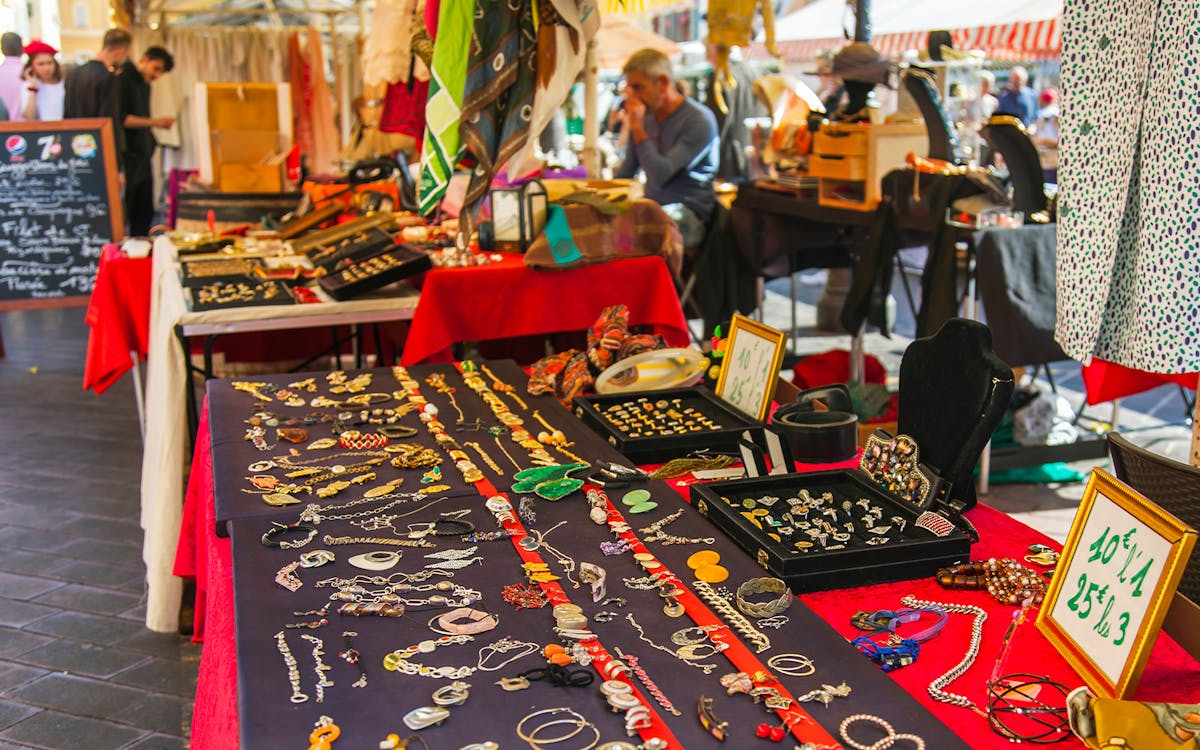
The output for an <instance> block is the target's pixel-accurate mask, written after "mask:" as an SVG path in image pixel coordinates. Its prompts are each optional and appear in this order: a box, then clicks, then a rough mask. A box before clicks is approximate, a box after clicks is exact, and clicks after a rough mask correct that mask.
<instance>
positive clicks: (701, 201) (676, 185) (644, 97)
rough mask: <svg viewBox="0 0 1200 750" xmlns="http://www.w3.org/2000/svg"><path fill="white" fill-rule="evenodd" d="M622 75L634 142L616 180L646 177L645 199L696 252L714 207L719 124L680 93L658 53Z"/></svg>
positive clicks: (634, 60)
mask: <svg viewBox="0 0 1200 750" xmlns="http://www.w3.org/2000/svg"><path fill="white" fill-rule="evenodd" d="M622 72H623V73H624V74H625V123H626V126H627V127H628V128H629V139H630V140H629V147H628V150H627V151H626V154H625V161H624V162H622V164H621V166H620V167H618V168H617V172H616V176H617V177H623V178H629V177H633V176H634V175H636V174H637V173H638V170H639V169H640V170H641V171H642V172H643V173H644V174H645V175H646V197H647V198H650V199H651V200H653V201H655V202H657V203H658V204H659V205H661V206H662V207H663V210H664V211H665V212H666V213H667V215H669V216H670V217H671V218H672V219H674V220H675V223H676V224H677V225H679V232H680V234H682V235H683V246H684V247H685V248H693V247H698V246H699V245H700V244H701V243H703V241H704V232H705V227H706V225H707V223H708V220H709V217H711V216H712V212H713V206H714V204H715V199H714V197H713V190H712V183H713V177H714V175H716V173H717V163H718V159H719V154H720V139H719V137H718V135H717V121H716V118H714V117H713V113H712V112H710V111H709V110H708V109H707V108H706V107H704V106H703V105H702V104H700V103H699V102H697V101H696V100H694V99H691V98H689V97H686V96H684V95H683V94H682V93H680V91H679V89H678V88H676V86H675V80H674V77H673V75H672V71H671V61H670V60H669V59H667V56H666V55H664V54H663V53H661V52H659V51H658V50H654V49H643V50H639V51H638V52H635V53H634V54H633V56H632V57H630V58H629V60H628V61H627V62H626V63H625V67H624V69H623V71H622Z"/></svg>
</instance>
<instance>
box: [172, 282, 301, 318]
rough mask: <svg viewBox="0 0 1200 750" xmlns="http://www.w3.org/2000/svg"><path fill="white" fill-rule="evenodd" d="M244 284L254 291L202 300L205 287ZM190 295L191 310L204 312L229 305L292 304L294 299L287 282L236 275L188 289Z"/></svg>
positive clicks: (228, 306) (261, 305) (294, 301)
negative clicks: (231, 278)
mask: <svg viewBox="0 0 1200 750" xmlns="http://www.w3.org/2000/svg"><path fill="white" fill-rule="evenodd" d="M239 284H240V285H244V286H245V287H246V288H248V289H251V290H254V293H253V294H251V295H250V296H248V297H241V296H239V297H238V298H236V299H232V300H227V301H215V300H214V301H202V299H203V295H204V292H205V290H206V289H210V288H212V287H213V286H217V287H228V286H231V285H232V286H237V285H239ZM188 293H189V295H190V297H191V299H190V302H191V309H192V312H204V311H206V310H224V309H226V308H230V307H265V306H268V305H294V304H296V300H295V299H293V298H292V290H291V287H289V286H288V285H287V284H284V283H283V282H281V281H273V280H263V279H254V278H248V279H243V278H241V277H238V278H237V280H236V281H231V282H219V283H217V284H214V285H211V286H210V285H205V286H200V287H195V288H191V289H188Z"/></svg>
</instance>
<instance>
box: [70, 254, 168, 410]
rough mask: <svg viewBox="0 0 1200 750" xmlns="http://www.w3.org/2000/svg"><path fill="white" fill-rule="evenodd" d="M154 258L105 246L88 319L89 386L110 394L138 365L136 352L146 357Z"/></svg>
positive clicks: (85, 382) (85, 375)
mask: <svg viewBox="0 0 1200 750" xmlns="http://www.w3.org/2000/svg"><path fill="white" fill-rule="evenodd" d="M152 268H153V261H152V260H151V259H150V258H127V257H125V254H124V253H123V252H121V249H120V248H119V247H117V246H116V245H112V244H109V245H105V246H104V250H103V251H102V252H101V253H100V265H99V267H98V268H97V269H96V286H95V288H94V289H93V290H92V298H91V301H90V302H89V303H88V309H87V314H86V315H85V317H84V321H85V322H86V323H87V324H88V326H89V327H90V328H91V329H92V330H91V333H90V334H88V348H87V359H86V360H85V361H84V365H83V390H85V391H89V390H90V391H95V392H96V394H97V395H99V394H101V393H104V392H105V391H106V390H108V389H109V388H111V387H112V385H113V383H116V382H117V381H118V380H120V379H121V376H122V375H124V374H125V373H126V372H128V371H129V370H131V369H132V368H133V358H132V357H130V354H129V353H130V352H137V353H138V356H139V357H140V358H141V359H145V358H146V351H147V349H148V348H149V345H148V341H149V338H150V277H151V271H152Z"/></svg>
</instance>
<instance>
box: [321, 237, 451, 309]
mask: <svg viewBox="0 0 1200 750" xmlns="http://www.w3.org/2000/svg"><path fill="white" fill-rule="evenodd" d="M390 248H391V249H389V250H386V251H385V252H382V253H377V254H375V255H372V256H370V257H367V258H362V259H359V260H356V261H352V262H350V263H348V264H347V265H346V266H345V267H344V268H342V269H340V270H338V271H334V272H333V273H330V274H329V275H327V276H322V277H321V278H320V279H318V280H317V283H318V284H320V285H321V288H322V289H324V290H325V291H326V292H328V293H329V296H331V297H333V298H334V299H337V300H345V299H351V298H353V297H359V296H362V295H364V294H366V293H368V292H373V291H375V290H376V289H379V288H380V287H384V286H387V285H388V284H391V283H394V282H396V281H400V280H402V279H407V278H408V277H409V276H415V275H417V274H419V273H424V272H425V271H428V270H429V269H430V268H433V263H432V261H430V259H429V256H428V255H426V254H425V253H423V252H421V251H420V250H417V249H415V248H412V247H409V246H408V245H390Z"/></svg>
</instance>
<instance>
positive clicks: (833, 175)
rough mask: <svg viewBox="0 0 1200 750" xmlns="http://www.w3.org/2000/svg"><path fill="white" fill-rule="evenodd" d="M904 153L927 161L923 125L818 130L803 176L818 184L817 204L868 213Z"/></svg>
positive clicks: (855, 125) (829, 126) (824, 127)
mask: <svg viewBox="0 0 1200 750" xmlns="http://www.w3.org/2000/svg"><path fill="white" fill-rule="evenodd" d="M910 151H911V152H914V153H916V154H917V155H919V156H926V155H928V152H929V138H928V136H927V135H926V131H925V124H924V123H923V122H919V121H918V122H901V123H889V124H884V125H871V124H869V123H827V124H825V125H822V126H821V129H820V130H819V131H817V133H816V134H815V135H814V137H813V150H812V155H811V156H810V157H809V160H808V173H809V175H810V176H813V177H818V178H819V179H820V182H819V190H818V193H817V200H818V202H819V203H820V204H821V205H822V206H829V207H831V208H848V209H851V210H854V211H873V210H874V209H875V206H876V205H877V204H878V203H879V197H880V184H881V182H882V180H883V176H884V175H885V174H887V173H888V172H890V171H892V170H893V169H899V168H901V167H903V166H904V158H905V156H907V155H908V153H909V152H910Z"/></svg>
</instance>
